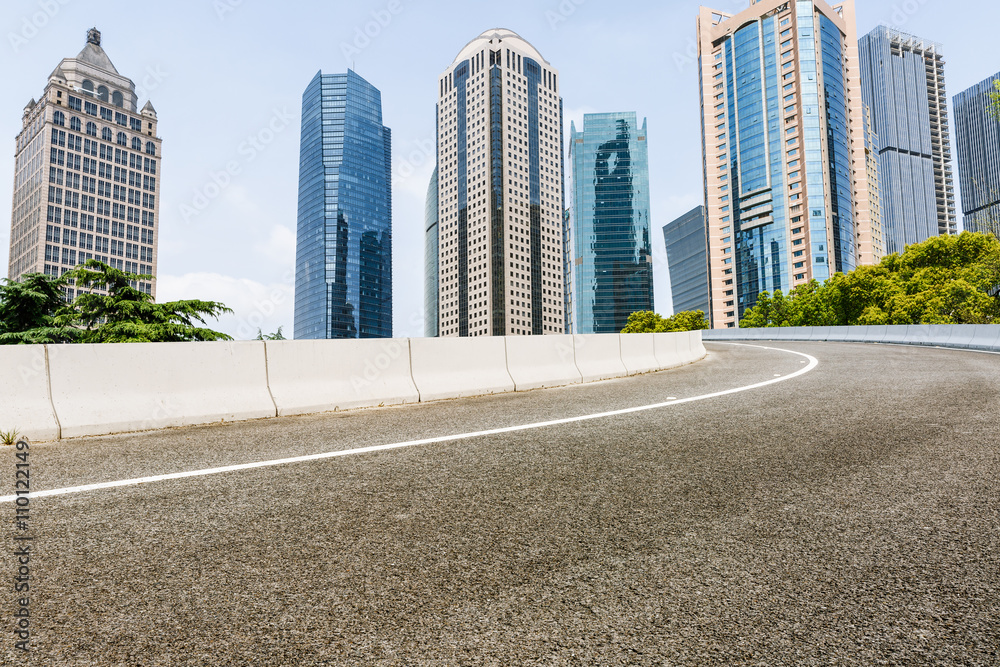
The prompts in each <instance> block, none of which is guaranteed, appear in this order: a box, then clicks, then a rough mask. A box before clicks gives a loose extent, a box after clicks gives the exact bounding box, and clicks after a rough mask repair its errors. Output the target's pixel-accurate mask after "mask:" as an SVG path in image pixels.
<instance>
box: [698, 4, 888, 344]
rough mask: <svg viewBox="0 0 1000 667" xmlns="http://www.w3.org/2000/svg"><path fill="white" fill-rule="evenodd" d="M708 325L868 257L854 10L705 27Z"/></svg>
mask: <svg viewBox="0 0 1000 667" xmlns="http://www.w3.org/2000/svg"><path fill="white" fill-rule="evenodd" d="M698 53H699V58H700V76H701V102H702V130H703V137H704V141H703V156H702V157H703V166H704V172H705V202H706V209H707V217H708V252H709V284H710V290H711V304H712V309H711V321H712V325H713V326H714V327H715V328H725V327H735V326H738V323H739V319H740V318H741V317H742V316H743V314H744V312H745V311H746V310H747V309H749V308H752V307H753V306H754V305H755V304H756V302H757V297H758V295H760V293H761V292H764V291H769V292H772V291H774V290H782V291H785V292H787V291H788V290H790V289H792V288H794V287H795V286H797V285H802V284H806V283H807V282H808V281H809V280H811V279H816V280H818V281H820V282H822V281H824V280H827V279H828V278H829V277H830V276H831V275H833V273H835V272H837V271H850V270H852V269H854V268H855V266H856V265H857V260H858V257H859V256H869V255H870V254H871V249H870V247H867V248H866V247H865V246H870V244H871V243H872V232H871V221H870V219H869V218H868V211H869V206H868V204H867V199H868V198H869V192H868V179H867V177H866V172H867V160H866V155H865V137H864V129H863V111H862V104H861V90H860V86H861V83H860V76H859V70H858V52H857V34H856V28H855V18H854V3H853V0H846V1H845V2H844V3H842V4H840V5H837V6H835V7H831V6H830V5H828V4H826V3H825V2H823V0H796V1H795V2H789V1H788V0H759V1H753V0H751V5H750V7H749V8H748V9H746V10H745V11H743V12H740V13H739V14H736V15H732V14H727V13H725V12H721V11H717V10H712V9H708V8H704V7H703V8H701V11H700V14H699V17H698Z"/></svg>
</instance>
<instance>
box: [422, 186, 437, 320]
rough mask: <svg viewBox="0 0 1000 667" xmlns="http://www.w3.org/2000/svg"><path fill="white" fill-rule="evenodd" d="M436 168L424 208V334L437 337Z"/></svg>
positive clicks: (428, 187)
mask: <svg viewBox="0 0 1000 667" xmlns="http://www.w3.org/2000/svg"><path fill="white" fill-rule="evenodd" d="M439 250H440V248H439V247H438V170H437V167H434V173H432V174H431V182H430V184H429V185H428V186H427V203H426V206H425V208H424V335H425V336H426V337H427V338H437V335H438V324H440V320H439V318H438V252H439Z"/></svg>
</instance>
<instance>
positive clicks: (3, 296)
mask: <svg viewBox="0 0 1000 667" xmlns="http://www.w3.org/2000/svg"><path fill="white" fill-rule="evenodd" d="M3 282H4V284H3V285H0V345H33V344H55V343H70V342H73V341H74V340H76V339H77V338H79V335H80V332H79V330H78V329H76V328H74V327H73V326H72V325H71V322H72V319H73V315H72V309H71V308H69V307H68V306H67V304H66V301H65V299H64V298H63V291H62V290H63V288H64V287H65V285H66V282H67V279H66V278H65V277H63V278H55V277H52V276H48V275H45V274H44V273H29V274H26V275H24V276H21V280H20V281H19V282H18V281H12V280H6V279H4V281H3Z"/></svg>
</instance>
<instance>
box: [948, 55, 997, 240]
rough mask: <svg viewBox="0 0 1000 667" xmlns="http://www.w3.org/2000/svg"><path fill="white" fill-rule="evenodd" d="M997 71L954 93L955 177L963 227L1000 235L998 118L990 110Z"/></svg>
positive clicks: (971, 230)
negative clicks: (960, 194) (960, 193)
mask: <svg viewBox="0 0 1000 667" xmlns="http://www.w3.org/2000/svg"><path fill="white" fill-rule="evenodd" d="M997 81H1000V72H998V73H996V74H994V75H993V76H991V77H990V78H988V79H986V80H985V81H982V82H980V83H978V84H976V85H975V86H973V87H972V88H969V89H968V90H963V91H962V92H960V93H959V94H958V95H956V96H955V100H954V102H955V138H956V142H955V145H956V149H957V151H958V177H959V182H960V183H961V187H962V215H963V220H962V225H963V227H964V229H965V230H966V231H970V232H983V233H992V234H995V235H996V236H1000V119H998V118H997V117H996V116H993V115H992V114H991V113H990V92H991V91H994V90H996V82H997Z"/></svg>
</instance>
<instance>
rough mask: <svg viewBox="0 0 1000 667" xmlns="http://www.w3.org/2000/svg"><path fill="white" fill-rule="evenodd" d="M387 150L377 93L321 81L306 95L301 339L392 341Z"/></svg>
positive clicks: (299, 255) (348, 77) (320, 77)
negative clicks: (385, 339)
mask: <svg viewBox="0 0 1000 667" xmlns="http://www.w3.org/2000/svg"><path fill="white" fill-rule="evenodd" d="M391 148H392V138H391V133H390V130H389V128H387V127H385V126H384V125H382V96H381V93H380V92H379V90H378V89H377V88H375V87H374V86H372V85H371V84H370V83H368V82H367V81H365V80H364V79H363V78H361V77H360V76H358V75H357V74H355V73H354V72H353V71H348V72H347V73H346V74H323V73H322V72H319V73H317V74H316V76H315V77H314V78H313V80H312V81H311V82H310V83H309V85H308V87H307V88H306V90H305V93H304V94H303V96H302V139H301V145H300V160H299V213H298V236H297V242H296V253H295V338H296V339H317V338H318V339H323V338H391V337H392V175H391V169H392V162H391Z"/></svg>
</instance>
